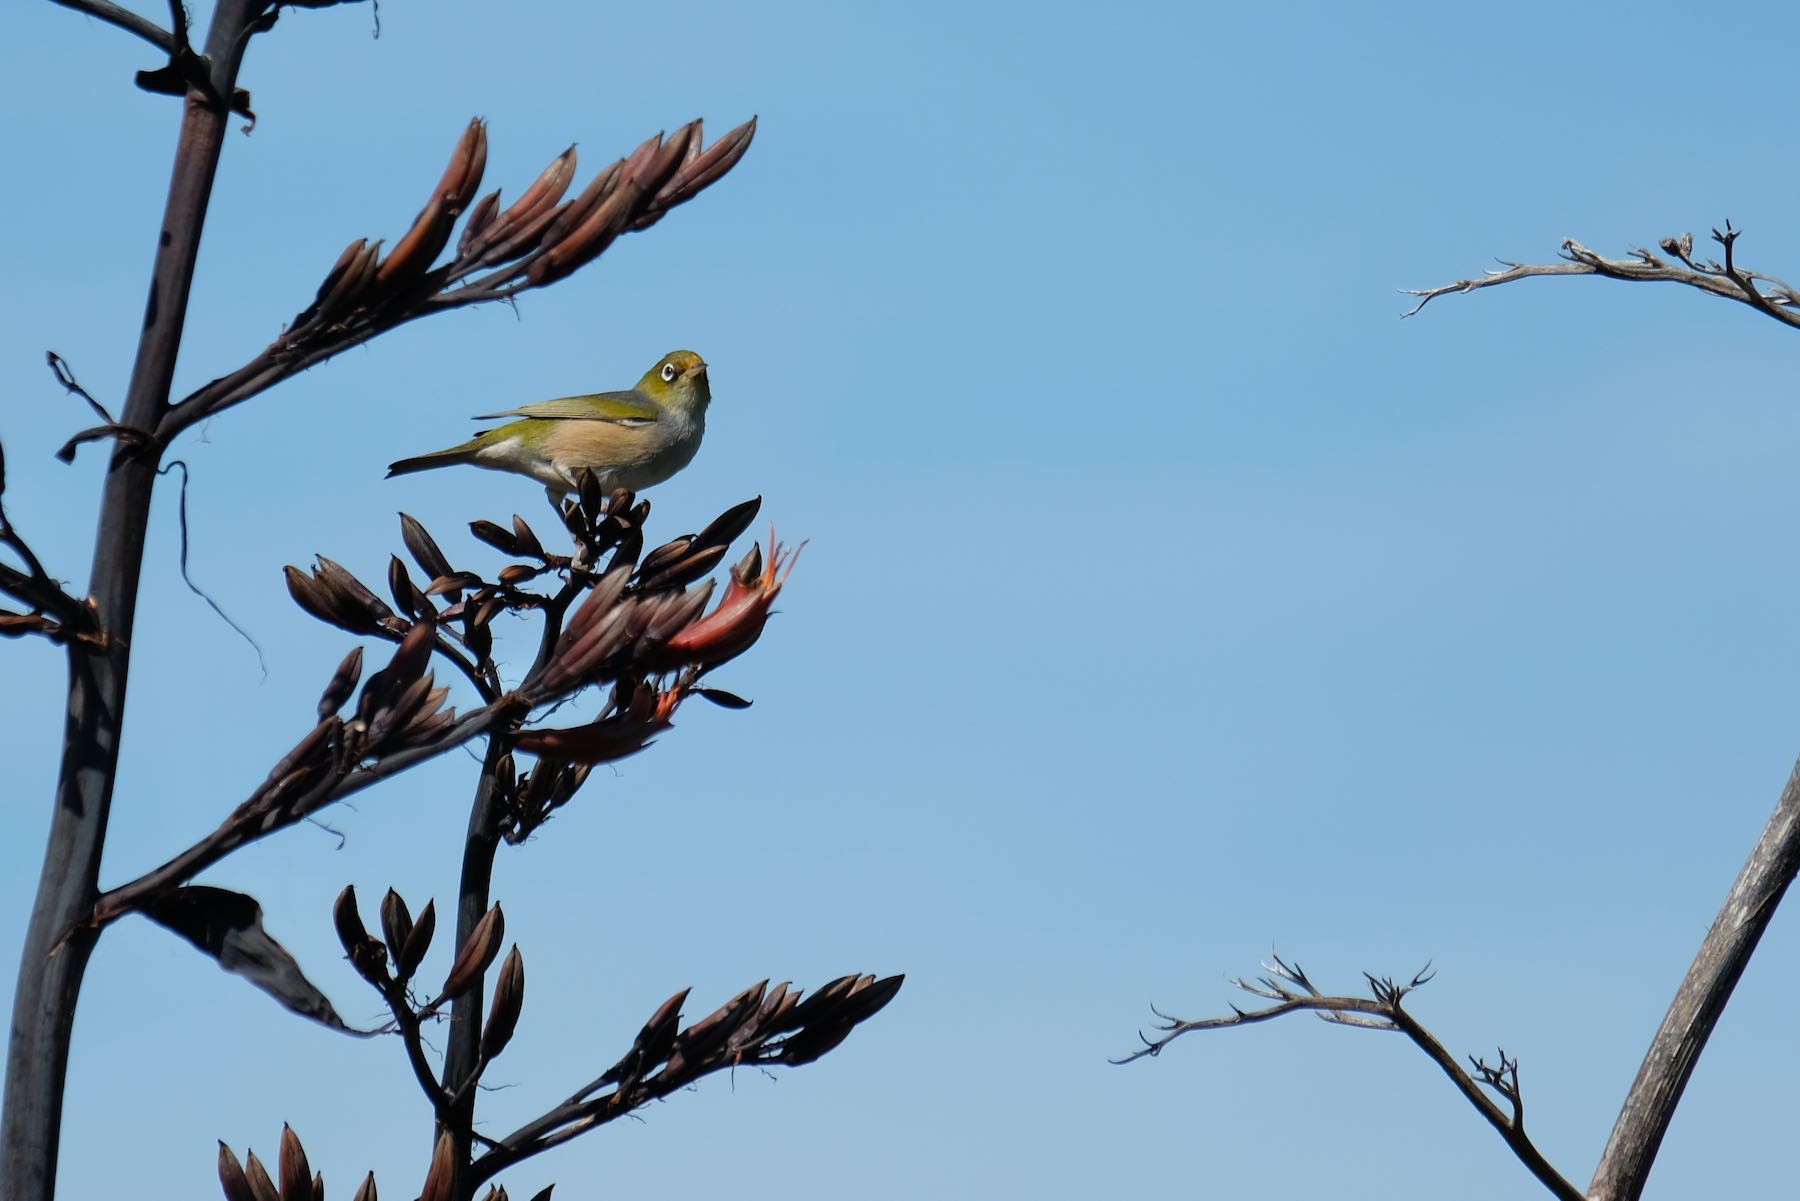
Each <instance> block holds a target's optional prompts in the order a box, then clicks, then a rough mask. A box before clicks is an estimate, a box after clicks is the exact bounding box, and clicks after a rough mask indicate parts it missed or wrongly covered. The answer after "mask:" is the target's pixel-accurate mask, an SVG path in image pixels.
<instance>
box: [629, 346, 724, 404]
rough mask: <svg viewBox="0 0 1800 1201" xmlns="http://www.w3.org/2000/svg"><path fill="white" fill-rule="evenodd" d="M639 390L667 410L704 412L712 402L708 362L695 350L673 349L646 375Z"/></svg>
mask: <svg viewBox="0 0 1800 1201" xmlns="http://www.w3.org/2000/svg"><path fill="white" fill-rule="evenodd" d="M637 386H638V391H639V392H642V393H643V394H644V395H646V396H648V397H650V399H652V400H654V401H655V402H656V403H657V404H659V405H662V406H663V407H664V408H667V409H682V410H687V411H692V412H698V411H702V410H704V409H705V408H706V405H707V402H708V401H710V400H711V399H712V388H711V386H709V385H708V384H707V382H706V360H705V359H703V358H701V357H700V356H699V355H697V354H695V353H694V352H693V351H691V350H672V351H670V352H669V353H668V354H666V355H664V356H663V357H662V358H661V359H659V360H658V361H657V364H656V366H654V367H652V368H650V370H648V371H646V372H644V378H643V379H641V380H639V381H638V385H637Z"/></svg>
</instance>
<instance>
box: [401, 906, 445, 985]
mask: <svg viewBox="0 0 1800 1201" xmlns="http://www.w3.org/2000/svg"><path fill="white" fill-rule="evenodd" d="M436 933H437V902H436V901H434V900H433V901H426V902H425V908H423V909H421V910H420V911H419V919H418V920H417V921H416V922H414V923H413V928H412V930H411V932H409V933H408V934H407V936H406V941H405V942H404V943H403V944H402V945H401V948H400V953H399V954H398V955H396V956H395V957H394V958H395V969H396V971H397V972H398V973H399V976H400V979H402V980H410V979H412V977H413V973H414V972H416V971H418V970H419V964H421V963H423V962H424V960H425V952H426V951H428V950H430V949H431V936H432V935H433V934H436Z"/></svg>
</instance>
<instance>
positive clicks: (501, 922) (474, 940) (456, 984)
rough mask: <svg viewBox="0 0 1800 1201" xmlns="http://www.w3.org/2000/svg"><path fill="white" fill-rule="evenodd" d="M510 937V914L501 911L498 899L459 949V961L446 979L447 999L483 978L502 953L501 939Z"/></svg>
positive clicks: (457, 956) (457, 957)
mask: <svg viewBox="0 0 1800 1201" xmlns="http://www.w3.org/2000/svg"><path fill="white" fill-rule="evenodd" d="M505 937H506V915H505V914H503V913H501V912H500V906H499V904H498V902H496V903H495V905H494V907H493V908H492V909H490V910H488V911H487V913H486V914H484V915H483V916H482V919H481V920H480V921H479V922H477V923H475V929H473V930H471V931H470V932H469V938H468V941H467V942H465V943H463V945H462V947H461V949H459V950H458V951H457V952H456V962H455V963H453V964H451V965H450V974H449V975H448V976H447V977H445V979H444V993H443V995H444V997H445V998H446V999H449V998H454V997H457V996H460V995H462V994H463V993H465V992H467V991H468V990H469V986H470V985H472V984H474V983H475V982H476V981H477V980H478V979H480V978H481V975H482V973H483V972H486V971H487V970H488V968H489V966H491V965H492V964H493V962H494V957H495V956H496V955H498V954H499V953H500V941H501V940H502V939H503V938H505Z"/></svg>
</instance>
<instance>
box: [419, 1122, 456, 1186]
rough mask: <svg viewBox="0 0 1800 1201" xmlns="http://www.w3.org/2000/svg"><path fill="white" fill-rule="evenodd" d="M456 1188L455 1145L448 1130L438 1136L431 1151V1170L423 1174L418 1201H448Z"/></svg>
mask: <svg viewBox="0 0 1800 1201" xmlns="http://www.w3.org/2000/svg"><path fill="white" fill-rule="evenodd" d="M455 1187H456V1144H455V1142H454V1141H453V1140H452V1139H451V1137H450V1132H449V1131H448V1130H446V1131H444V1133H442V1134H440V1135H438V1141H437V1146H435V1147H433V1148H432V1150H431V1168H430V1170H429V1171H427V1172H426V1173H425V1184H424V1186H423V1187H422V1188H420V1190H419V1201H450V1196H451V1192H452V1190H453V1189H454V1188H455Z"/></svg>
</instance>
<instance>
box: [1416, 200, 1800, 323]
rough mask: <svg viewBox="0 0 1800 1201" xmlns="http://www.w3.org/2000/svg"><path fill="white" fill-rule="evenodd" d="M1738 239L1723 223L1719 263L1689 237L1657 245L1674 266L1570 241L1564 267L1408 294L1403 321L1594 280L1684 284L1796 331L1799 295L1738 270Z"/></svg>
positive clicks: (1522, 267)
mask: <svg viewBox="0 0 1800 1201" xmlns="http://www.w3.org/2000/svg"><path fill="white" fill-rule="evenodd" d="M1742 233H1743V231H1742V230H1739V229H1734V228H1733V227H1732V225H1731V222H1729V221H1727V222H1726V223H1725V228H1724V230H1723V231H1720V230H1717V229H1715V230H1713V231H1712V236H1713V240H1714V241H1715V242H1717V243H1718V244H1719V245H1720V246H1721V247H1723V248H1724V254H1725V261H1724V262H1719V261H1717V260H1715V259H1695V258H1694V257H1693V246H1694V236H1693V235H1692V234H1689V233H1684V234H1682V235H1681V236H1680V237H1678V238H1677V237H1667V238H1664V239H1662V241H1661V242H1659V243H1658V246H1659V248H1660V249H1661V250H1662V251H1663V253H1664V254H1667V255H1669V256H1670V257H1671V258H1673V259H1675V260H1676V262H1674V263H1671V262H1668V261H1666V260H1664V259H1662V258H1659V257H1658V256H1657V255H1655V254H1653V253H1652V252H1651V251H1649V250H1647V249H1644V248H1642V247H1639V248H1638V249H1636V250H1633V251H1632V252H1631V257H1629V258H1622V259H1609V258H1606V257H1605V256H1604V255H1600V254H1596V253H1595V252H1594V251H1592V250H1589V249H1588V248H1587V247H1586V246H1583V245H1582V244H1581V243H1580V242H1577V241H1576V240H1575V239H1573V238H1570V239H1568V240H1567V241H1565V242H1564V243H1563V244H1562V252H1561V253H1562V257H1563V260H1564V261H1563V262H1560V263H1515V262H1511V261H1509V260H1507V259H1501V260H1499V262H1500V265H1501V267H1502V270H1499V271H1488V272H1485V273H1484V274H1482V275H1481V276H1480V277H1478V278H1474V279H1459V280H1457V281H1456V282H1455V283H1453V284H1444V285H1442V286H1440V287H1436V288H1423V289H1407V290H1406V293H1405V294H1406V295H1408V296H1417V297H1418V298H1419V303H1417V304H1415V305H1414V306H1413V307H1412V308H1411V309H1409V310H1408V311H1407V312H1406V313H1405V314H1404V315H1405V316H1407V317H1411V316H1412V315H1413V314H1414V313H1417V312H1418V311H1419V310H1420V309H1422V308H1424V307H1425V306H1426V305H1427V304H1429V303H1431V302H1432V301H1433V300H1436V299H1437V298H1438V297H1439V296H1448V295H1451V294H1452V293H1464V292H1473V291H1476V290H1477V289H1480V288H1491V287H1493V286H1495V285H1496V284H1508V283H1512V282H1513V281H1514V280H1519V279H1532V278H1535V277H1538V276H1549V275H1598V276H1602V277H1604V278H1606V279H1620V280H1630V281H1633V282H1637V283H1673V284H1685V285H1687V286H1688V287H1690V288H1698V289H1700V290H1701V291H1702V292H1706V293H1708V294H1710V295H1713V296H1719V297H1723V298H1724V299H1726V300H1735V301H1737V302H1738V303H1740V304H1745V305H1749V306H1750V307H1751V308H1753V309H1755V310H1756V311H1757V312H1759V313H1761V314H1763V315H1764V316H1766V317H1773V318H1774V319H1775V320H1777V321H1779V322H1781V323H1782V324H1783V325H1791V326H1795V327H1800V293H1796V292H1795V290H1794V288H1793V286H1792V285H1790V284H1789V283H1787V281H1785V280H1783V279H1780V278H1777V277H1776V276H1773V275H1767V274H1764V273H1763V272H1760V271H1751V270H1748V269H1746V268H1743V267H1740V266H1739V265H1738V263H1737V261H1736V249H1735V248H1736V243H1737V240H1738V238H1739V236H1740V235H1741V234H1742Z"/></svg>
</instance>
